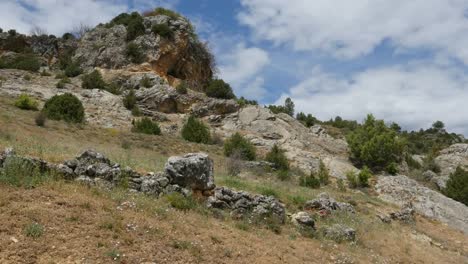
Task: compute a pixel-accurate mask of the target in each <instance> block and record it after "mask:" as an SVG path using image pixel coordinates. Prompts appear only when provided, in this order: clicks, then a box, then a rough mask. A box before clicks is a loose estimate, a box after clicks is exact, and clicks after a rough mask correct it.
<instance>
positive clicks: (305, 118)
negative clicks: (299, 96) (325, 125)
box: [296, 112, 320, 127]
mask: <svg viewBox="0 0 468 264" xmlns="http://www.w3.org/2000/svg"><path fill="white" fill-rule="evenodd" d="M296 119H297V120H298V121H299V122H301V123H302V124H303V125H304V126H306V127H311V126H313V125H315V124H318V123H319V122H320V121H319V120H318V119H317V118H315V117H314V116H313V115H311V114H307V115H306V114H304V113H303V112H300V113H298V114H297V115H296Z"/></svg>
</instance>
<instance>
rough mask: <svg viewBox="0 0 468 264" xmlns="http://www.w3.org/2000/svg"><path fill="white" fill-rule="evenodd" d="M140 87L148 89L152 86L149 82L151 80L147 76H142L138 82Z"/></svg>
mask: <svg viewBox="0 0 468 264" xmlns="http://www.w3.org/2000/svg"><path fill="white" fill-rule="evenodd" d="M140 86H141V87H144V88H150V87H151V86H153V82H152V81H151V78H150V77H148V76H147V75H145V76H143V78H141V80H140Z"/></svg>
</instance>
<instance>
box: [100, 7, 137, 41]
mask: <svg viewBox="0 0 468 264" xmlns="http://www.w3.org/2000/svg"><path fill="white" fill-rule="evenodd" d="M116 25H124V26H125V27H126V28H127V41H132V40H134V39H136V38H137V37H138V36H141V35H144V34H145V26H144V25H143V17H142V16H141V15H140V14H139V13H138V12H133V13H131V14H127V13H122V14H120V15H118V16H116V17H115V18H114V19H112V20H111V22H109V23H108V24H107V25H106V26H107V27H108V28H111V27H113V26H116Z"/></svg>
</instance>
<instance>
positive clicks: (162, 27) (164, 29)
mask: <svg viewBox="0 0 468 264" xmlns="http://www.w3.org/2000/svg"><path fill="white" fill-rule="evenodd" d="M151 32H153V33H154V34H155V35H159V36H161V37H163V38H171V37H172V35H173V34H174V32H173V31H172V29H171V28H170V27H169V26H168V25H167V24H157V25H154V26H153V27H152V28H151Z"/></svg>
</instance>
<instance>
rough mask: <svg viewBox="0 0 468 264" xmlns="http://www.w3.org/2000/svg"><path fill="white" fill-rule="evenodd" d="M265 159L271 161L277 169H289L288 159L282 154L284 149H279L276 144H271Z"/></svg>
mask: <svg viewBox="0 0 468 264" xmlns="http://www.w3.org/2000/svg"><path fill="white" fill-rule="evenodd" d="M265 160H266V161H268V162H271V163H273V164H274V166H275V168H276V169H278V170H281V171H287V170H289V161H288V159H287V158H286V155H285V154H284V150H282V149H280V148H279V147H278V145H276V144H275V145H274V146H273V148H272V149H271V150H270V152H268V153H267V155H266V158H265Z"/></svg>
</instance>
